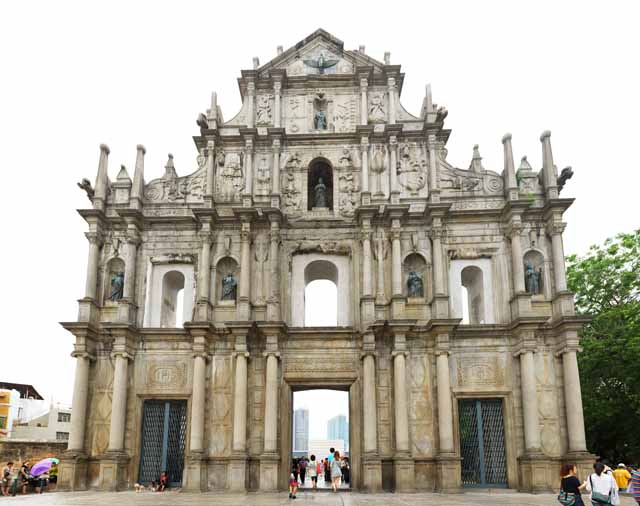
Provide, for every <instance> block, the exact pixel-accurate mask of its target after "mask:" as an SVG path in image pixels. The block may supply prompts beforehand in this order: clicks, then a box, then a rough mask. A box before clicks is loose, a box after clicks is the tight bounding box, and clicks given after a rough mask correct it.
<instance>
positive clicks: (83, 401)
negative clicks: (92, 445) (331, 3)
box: [67, 353, 90, 452]
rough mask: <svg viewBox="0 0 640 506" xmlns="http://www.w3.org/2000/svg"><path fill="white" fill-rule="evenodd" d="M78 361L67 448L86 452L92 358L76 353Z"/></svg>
mask: <svg viewBox="0 0 640 506" xmlns="http://www.w3.org/2000/svg"><path fill="white" fill-rule="evenodd" d="M73 356H74V357H75V359H76V377H75V380H74V383H73V400H72V404H71V413H72V415H71V432H70V433H69V443H68V445H67V448H68V449H69V450H72V451H76V452H82V451H83V450H84V433H85V427H86V416H87V395H88V392H89V366H90V357H89V354H87V353H74V354H73Z"/></svg>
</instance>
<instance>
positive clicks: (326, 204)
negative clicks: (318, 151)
mask: <svg viewBox="0 0 640 506" xmlns="http://www.w3.org/2000/svg"><path fill="white" fill-rule="evenodd" d="M307 209H308V210H309V211H311V210H323V209H333V169H332V168H331V165H330V164H329V162H328V161H326V160H324V159H318V160H314V161H312V162H311V163H310V164H309V172H308V178H307Z"/></svg>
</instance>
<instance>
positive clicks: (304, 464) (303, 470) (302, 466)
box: [298, 457, 307, 487]
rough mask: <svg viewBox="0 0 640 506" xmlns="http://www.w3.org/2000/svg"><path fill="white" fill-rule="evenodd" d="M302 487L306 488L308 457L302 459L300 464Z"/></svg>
mask: <svg viewBox="0 0 640 506" xmlns="http://www.w3.org/2000/svg"><path fill="white" fill-rule="evenodd" d="M298 465H299V467H300V485H301V486H303V487H304V479H305V477H306V476H307V457H302V458H301V459H300V463H299V464H298Z"/></svg>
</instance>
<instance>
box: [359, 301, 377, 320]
mask: <svg viewBox="0 0 640 506" xmlns="http://www.w3.org/2000/svg"><path fill="white" fill-rule="evenodd" d="M360 319H361V320H362V323H365V324H366V323H372V322H374V321H375V320H376V302H375V298H374V297H373V296H371V295H365V296H363V297H360Z"/></svg>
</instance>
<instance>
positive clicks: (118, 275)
mask: <svg viewBox="0 0 640 506" xmlns="http://www.w3.org/2000/svg"><path fill="white" fill-rule="evenodd" d="M123 294H124V272H115V273H114V274H113V276H111V295H109V300H120V299H122V297H123Z"/></svg>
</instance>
